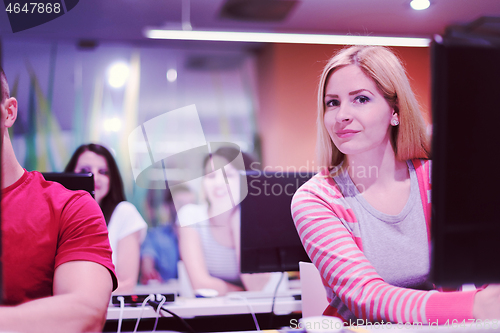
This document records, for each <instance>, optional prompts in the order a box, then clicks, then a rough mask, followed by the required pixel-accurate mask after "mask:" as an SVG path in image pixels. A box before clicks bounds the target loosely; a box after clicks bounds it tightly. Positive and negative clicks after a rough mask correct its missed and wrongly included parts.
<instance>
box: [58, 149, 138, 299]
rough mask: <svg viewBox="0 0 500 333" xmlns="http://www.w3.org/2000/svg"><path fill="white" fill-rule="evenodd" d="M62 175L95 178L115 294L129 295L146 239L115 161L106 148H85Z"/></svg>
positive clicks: (73, 158)
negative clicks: (88, 173)
mask: <svg viewBox="0 0 500 333" xmlns="http://www.w3.org/2000/svg"><path fill="white" fill-rule="evenodd" d="M64 171H65V172H76V173H82V172H91V173H93V174H94V182H95V200H96V201H97V203H98V204H99V206H100V207H101V209H102V212H103V215H104V218H105V219H106V224H107V225H108V234H109V243H110V245H111V249H112V250H113V257H112V259H113V264H114V265H115V268H116V275H117V277H118V288H117V289H116V290H115V292H114V293H115V294H123V293H128V292H131V291H132V290H133V289H134V287H135V285H136V284H137V279H138V276H139V261H140V246H141V243H142V242H143V241H144V238H145V237H146V229H147V224H146V222H145V221H144V219H143V218H142V216H141V214H140V213H139V212H138V211H137V209H136V208H135V206H134V205H133V204H131V203H130V202H127V201H126V199H125V192H124V189H123V182H122V178H121V176H120V172H119V171H118V166H117V165H116V162H115V159H114V158H113V156H112V155H111V153H110V152H109V150H108V149H106V148H105V147H103V146H101V145H97V144H86V145H82V146H80V147H79V148H78V149H77V150H76V151H75V152H74V154H73V156H72V157H71V159H70V161H69V162H68V165H67V166H66V169H65V170H64Z"/></svg>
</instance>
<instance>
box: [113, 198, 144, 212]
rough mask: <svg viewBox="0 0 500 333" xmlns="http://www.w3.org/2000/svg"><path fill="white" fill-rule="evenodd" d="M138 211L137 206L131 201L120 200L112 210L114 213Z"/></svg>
mask: <svg viewBox="0 0 500 333" xmlns="http://www.w3.org/2000/svg"><path fill="white" fill-rule="evenodd" d="M135 213H139V211H138V210H137V208H136V207H135V206H134V204H133V203H131V202H128V201H122V202H120V203H118V205H116V207H115V210H114V211H113V215H114V214H135Z"/></svg>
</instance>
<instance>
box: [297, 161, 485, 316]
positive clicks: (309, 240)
mask: <svg viewBox="0 0 500 333" xmlns="http://www.w3.org/2000/svg"><path fill="white" fill-rule="evenodd" d="M412 163H413V165H414V166H415V171H416V174H417V179H418V184H419V190H420V197H421V199H422V205H423V207H424V215H425V220H426V223H427V230H428V235H429V234H430V233H429V224H430V208H431V202H430V190H431V182H430V162H429V161H427V160H413V161H412ZM292 216H293V219H294V221H295V226H296V228H297V231H298V233H299V236H300V239H301V240H302V244H303V245H304V248H305V250H306V252H307V254H308V255H309V257H310V258H311V260H312V261H313V263H314V264H315V266H316V267H317V268H318V270H319V272H320V273H321V276H322V279H323V284H324V285H325V287H326V289H327V297H328V301H329V302H330V305H329V307H328V308H327V309H326V310H325V314H328V315H333V316H336V317H340V318H341V319H343V320H349V319H356V318H359V319H364V320H366V321H370V322H374V321H382V320H383V321H385V322H387V321H390V322H395V323H406V322H410V323H422V324H424V325H425V324H429V323H435V322H436V321H437V322H439V323H442V324H444V323H445V322H446V320H450V321H451V320H453V319H456V320H458V321H460V322H461V321H463V320H467V319H472V318H473V317H472V306H473V302H474V295H475V291H471V292H438V291H436V290H431V291H421V290H413V289H406V288H400V287H395V286H392V285H390V284H388V283H386V282H385V281H384V280H383V279H382V278H381V277H380V276H379V275H378V274H377V272H376V271H375V269H374V267H373V266H372V265H371V264H370V262H369V261H368V260H367V258H366V257H365V256H364V254H363V241H362V239H361V237H360V232H359V228H358V223H357V220H356V216H355V215H354V213H353V211H352V209H351V208H350V207H349V204H348V203H347V201H346V199H345V198H344V196H343V195H342V193H341V191H340V190H339V188H338V187H337V186H336V184H335V181H334V180H333V178H332V177H331V176H330V175H329V174H328V173H327V172H326V171H323V172H320V173H318V174H317V175H315V176H314V177H313V178H312V179H311V180H309V181H308V182H307V183H305V184H304V185H303V186H302V187H301V188H300V189H299V190H298V191H297V193H296V194H295V195H294V197H293V200H292Z"/></svg>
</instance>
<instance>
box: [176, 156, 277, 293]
mask: <svg viewBox="0 0 500 333" xmlns="http://www.w3.org/2000/svg"><path fill="white" fill-rule="evenodd" d="M237 154H238V151H236V150H235V149H234V148H231V147H221V148H219V149H217V150H216V151H215V152H214V153H212V154H211V156H207V157H206V158H205V160H204V162H203V168H205V174H207V176H206V177H204V180H203V183H202V189H203V193H204V196H205V203H204V204H202V205H194V204H191V205H186V206H184V207H183V208H182V209H181V210H180V211H179V215H178V216H179V218H178V220H182V221H183V222H184V223H185V224H188V225H189V226H184V227H180V228H179V250H180V255H181V259H182V261H183V262H184V265H185V267H186V271H187V273H188V275H189V279H190V281H191V285H192V287H193V289H195V290H196V289H214V290H216V291H217V292H218V294H219V295H225V294H226V293H228V292H230V291H241V290H262V288H263V287H264V286H265V284H266V283H267V282H268V280H269V275H268V274H241V273H240V265H239V254H240V250H239V248H240V247H239V242H240V206H239V205H236V206H235V207H233V208H232V209H230V210H228V211H226V212H224V213H222V214H219V215H217V216H213V215H214V214H212V213H211V212H215V211H221V209H219V208H218V206H220V205H224V203H225V202H227V195H228V194H227V186H228V185H227V184H226V182H225V179H224V178H223V177H219V176H217V175H216V173H215V172H212V166H213V165H225V176H226V177H227V181H228V182H229V187H230V188H231V189H238V190H235V191H234V192H232V195H233V197H234V195H238V193H237V192H239V189H240V184H241V181H242V177H241V174H240V172H241V171H245V170H240V169H239V168H238V167H237V166H235V165H233V164H231V163H229V162H230V161H232V160H233V159H234V156H236V155H237ZM243 161H244V164H245V169H246V170H249V169H250V165H251V162H252V161H251V158H250V157H249V156H248V155H247V154H244V153H243ZM243 178H244V177H243ZM235 201H236V200H235ZM209 216H213V217H209ZM189 221H202V222H199V223H195V224H191V223H189ZM186 222H187V223H186Z"/></svg>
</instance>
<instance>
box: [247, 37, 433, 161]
mask: <svg viewBox="0 0 500 333" xmlns="http://www.w3.org/2000/svg"><path fill="white" fill-rule="evenodd" d="M341 48H343V46H335V45H300V44H269V45H266V46H265V47H264V48H263V49H262V50H261V51H260V52H259V53H258V54H257V75H258V88H259V108H258V114H257V119H258V125H259V129H260V135H261V141H262V160H263V166H264V167H268V168H272V169H275V170H278V171H279V170H283V169H284V170H286V169H289V170H290V171H293V170H294V168H295V169H297V170H298V168H302V169H301V170H305V169H306V168H307V169H308V170H313V169H314V168H315V166H316V165H315V145H316V125H315V123H316V103H317V101H316V98H317V84H318V80H319V76H320V74H321V71H322V69H323V66H324V65H325V64H326V62H327V61H328V59H329V58H330V57H331V55H332V54H333V53H334V52H336V51H338V50H340V49H341ZM392 50H393V51H395V53H396V54H397V55H398V56H399V57H400V58H401V60H402V61H403V63H404V64H405V67H406V69H407V72H408V75H409V77H410V83H411V85H412V88H413V90H414V92H415V93H416V95H417V99H418V101H419V103H420V105H421V108H422V112H423V114H424V117H425V119H426V120H427V121H430V49H429V48H411V47H394V48H392Z"/></svg>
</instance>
